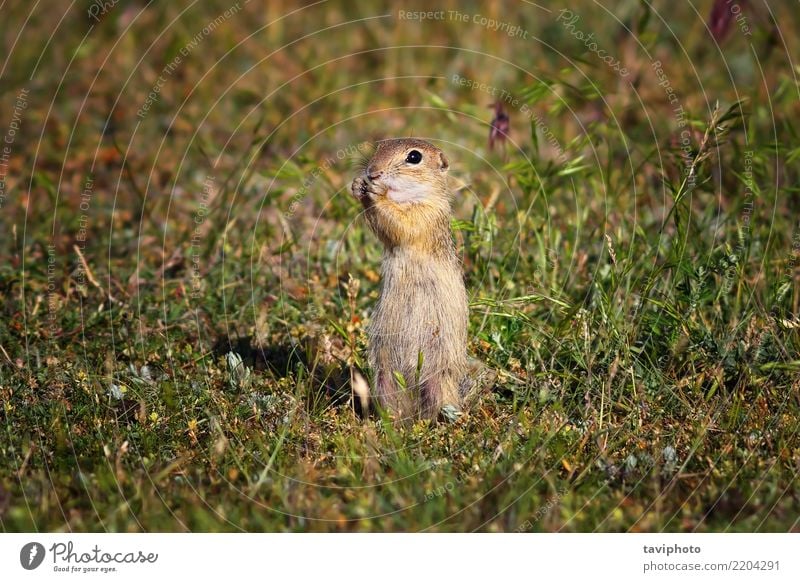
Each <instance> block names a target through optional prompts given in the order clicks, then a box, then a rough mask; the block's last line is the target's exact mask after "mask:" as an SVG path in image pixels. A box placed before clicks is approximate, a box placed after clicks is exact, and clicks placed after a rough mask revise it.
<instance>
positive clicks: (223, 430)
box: [0, 1, 800, 531]
mask: <svg viewBox="0 0 800 582" xmlns="http://www.w3.org/2000/svg"><path fill="white" fill-rule="evenodd" d="M84 4H85V6H84V7H83V8H82V7H80V6H77V7H73V8H71V9H68V3H60V4H59V7H58V8H56V7H49V6H48V8H44V7H42V6H38V7H36V8H31V7H29V6H28V5H26V4H19V5H15V6H13V7H10V8H9V7H4V8H2V9H0V12H2V13H3V14H2V15H3V18H2V21H3V22H4V26H3V27H2V28H0V38H2V42H3V45H4V46H6V47H9V51H8V64H7V66H6V67H5V68H4V69H3V70H2V73H0V77H2V83H0V92H2V96H3V104H4V112H3V117H2V120H3V121H2V123H0V132H2V131H6V130H7V128H11V127H12V122H13V120H14V115H15V112H17V113H18V115H17V122H16V123H17V125H18V126H19V130H18V131H15V132H14V136H13V138H14V139H13V140H12V141H13V143H12V144H11V145H10V157H9V159H8V161H7V163H6V164H5V165H4V166H0V169H3V171H4V175H5V183H4V189H3V190H2V191H1V192H2V193H3V194H4V198H0V201H2V206H1V207H0V232H2V233H3V235H2V237H0V259H1V260H0V318H1V319H0V347H2V350H0V352H2V353H0V400H1V401H2V417H1V418H2V419H3V423H2V424H3V426H2V430H0V458H2V462H1V464H0V525H1V526H2V529H3V531H31V530H36V531H64V530H67V531H141V530H145V531H184V530H192V531H239V530H244V531H790V530H791V531H797V530H798V515H800V499H799V498H798V497H799V496H798V482H797V473H798V468H799V467H800V438H799V437H798V428H799V427H800V391H799V390H798V388H800V374H798V371H800V336H799V335H798V329H800V322H799V320H798V316H797V314H798V307H800V305H799V304H800V279H799V278H798V268H797V258H798V255H800V227H799V226H798V210H799V209H800V205H798V188H797V184H798V181H799V180H798V178H799V176H800V173H799V172H798V166H797V159H798V157H800V140H798V136H797V131H798V127H797V118H798V111H799V110H798V85H797V72H798V71H797V68H796V65H795V63H794V62H793V61H792V59H791V56H792V55H796V54H797V49H798V44H797V39H796V38H795V37H794V35H792V34H790V32H791V31H793V30H795V29H796V27H797V24H798V23H797V14H796V10H794V9H793V8H792V7H791V6H789V5H788V3H787V5H782V4H780V5H775V4H773V5H772V6H771V7H769V8H767V7H766V6H765V5H760V4H758V3H756V2H753V3H750V7H749V8H748V9H747V11H746V12H745V16H746V19H747V20H746V23H747V24H748V25H749V26H750V29H749V30H751V31H752V34H751V35H746V34H744V32H743V29H742V28H741V23H739V22H733V23H729V25H728V26H729V28H730V30H729V31H728V34H727V36H726V38H725V39H724V41H722V42H721V43H720V44H719V45H717V44H716V43H715V42H714V40H713V39H712V37H711V36H710V34H709V32H708V30H707V29H706V17H707V13H708V12H709V8H708V6H707V5H706V4H707V3H702V5H700V4H701V3H698V6H696V7H695V6H692V5H691V4H686V5H683V4H682V3H678V4H677V5H676V4H675V3H666V2H654V3H652V5H648V4H647V3H635V2H623V3H619V5H618V6H616V7H615V8H613V9H612V8H604V7H603V6H600V5H596V4H594V3H589V2H582V3H579V5H580V6H579V7H578V8H573V9H572V11H573V12H574V14H575V15H579V19H578V20H577V21H570V22H571V24H570V25H569V26H571V27H572V28H569V26H568V25H567V23H566V21H567V20H568V19H566V18H565V15H563V14H560V13H559V11H558V10H559V7H555V6H550V5H549V4H546V5H545V7H544V8H536V7H535V6H533V5H519V6H516V5H510V6H507V7H506V9H504V10H503V11H500V9H499V8H491V9H489V8H487V7H485V6H484V7H481V6H479V5H477V4H476V5H474V6H472V5H463V4H460V5H456V4H454V3H446V4H445V8H449V9H452V10H459V11H460V13H461V14H462V15H467V17H468V21H467V22H462V21H461V20H459V19H454V18H450V17H448V18H445V19H444V20H442V21H430V22H418V21H413V20H402V19H399V18H398V15H397V9H396V8H392V7H389V6H388V4H387V5H386V6H385V7H384V9H380V8H375V9H368V8H366V7H364V8H356V7H353V6H349V5H346V4H344V3H341V4H339V3H333V4H325V5H324V6H313V7H309V8H306V9H304V10H302V11H300V12H297V13H294V14H289V15H287V16H285V17H283V18H281V17H282V16H284V15H285V14H288V13H289V12H290V11H291V10H295V9H296V7H295V6H293V5H291V4H289V3H286V4H282V3H270V4H269V6H261V5H260V4H258V3H256V2H251V3H248V4H244V3H240V4H239V5H231V4H228V3H227V2H225V1H213V2H204V3H202V6H201V5H200V3H197V4H191V5H188V4H187V5H182V6H176V5H174V3H158V4H154V5H152V6H147V7H146V8H143V6H144V3H143V2H119V3H117V4H116V5H114V6H113V7H110V8H109V9H108V11H107V13H106V14H105V15H103V16H102V18H101V19H100V20H99V22H95V21H94V20H93V19H92V18H90V17H89V16H88V14H89V13H88V10H89V9H90V6H91V5H90V4H89V3H84ZM451 4H452V5H451ZM232 6H234V7H236V6H238V8H237V9H236V10H233V8H232ZM409 8H413V7H409ZM29 10H32V12H30V13H29V12H28V11H29ZM226 10H230V11H232V12H233V13H232V14H230V15H229V16H228V17H225V16H224V14H225V11H226ZM548 10H549V11H548ZM770 10H771V11H772V12H770ZM383 14H388V15H389V16H386V17H378V16H380V15H383ZM475 14H480V15H483V16H485V17H487V18H494V19H497V20H499V21H503V22H510V23H512V24H517V25H519V26H520V27H521V28H522V29H523V30H524V31H527V32H528V33H529V36H528V38H527V39H526V38H522V37H516V38H511V37H509V36H508V35H507V34H504V33H503V32H502V31H492V30H491V29H490V28H487V26H485V25H481V24H480V23H475V22H473V21H472V17H473V16H474V15H475ZM62 16H63V18H64V19H63V21H62V20H61V18H62ZM366 18H371V20H369V21H367V23H366V24H365V23H364V22H358V20H359V19H366ZM273 21H274V22H273ZM214 22H216V24H214V25H213V26H211V25H210V24H209V23H214ZM270 23H271V24H270ZM623 24H625V25H626V26H628V27H629V28H630V30H631V31H632V32H630V33H628V32H626V29H625V28H624V27H623ZM206 30H207V31H208V32H205V31H206ZM19 31H21V32H20V39H21V41H20V42H17V43H16V44H14V39H15V38H16V35H17V33H18V32H19ZM576 32H582V33H584V35H588V34H590V33H593V34H594V38H595V39H596V42H597V45H598V46H599V48H601V49H603V50H605V51H606V52H607V53H613V55H614V56H615V58H617V59H619V60H620V61H621V62H623V63H624V65H625V67H626V69H627V71H628V75H627V76H624V77H623V76H621V74H620V73H619V72H618V71H615V70H613V69H612V68H611V67H609V66H607V65H606V63H605V62H603V61H602V60H601V59H600V58H599V57H598V56H597V54H595V52H592V50H591V49H590V48H589V47H588V45H586V44H585V42H583V41H581V37H579V36H577V35H576ZM12 46H13V50H11V49H10V47H12ZM182 51H183V52H182ZM184 53H185V54H184ZM175 59H178V60H177V61H176V60H175ZM171 63H172V64H171ZM654 63H656V64H654ZM658 63H660V64H658ZM453 75H459V76H460V78H464V79H468V80H471V82H470V83H466V84H459V83H458V82H453ZM159 76H160V77H162V80H161V81H159ZM472 81H474V82H472ZM480 83H485V84H487V85H489V86H490V87H489V88H487V87H483V88H481V87H480V86H476V85H479V84H480ZM159 84H160V86H159ZM491 87H495V88H497V90H498V91H501V90H502V91H505V92H507V94H508V95H510V96H511V99H510V102H509V103H508V104H507V105H506V109H507V111H508V114H509V116H510V121H511V139H510V140H509V143H508V147H507V149H506V151H505V153H504V152H503V151H502V149H501V150H499V151H498V150H495V151H489V150H488V147H487V139H486V138H487V135H488V133H489V123H490V121H491V116H492V110H491V109H490V108H489V105H491V104H492V102H493V101H494V99H495V97H493V96H492V95H491V91H492V89H491ZM155 88H158V91H156V90H155ZM23 91H26V92H27V93H25V92H23ZM21 92H22V93H21ZM151 93H152V95H151V96H150V97H148V95H150V94H151ZM20 95H22V97H21V98H20V97H19V96H20ZM504 95H505V93H504ZM671 98H672V99H673V101H672V102H670V99H671ZM514 99H516V100H517V101H516V103H515V102H514ZM20 101H21V102H22V103H23V104H24V107H23V106H22V105H19V102H20ZM15 103H16V104H18V105H17V106H16V107H15ZM716 104H718V106H716ZM145 106H147V109H146V110H143V107H145ZM679 108H680V109H679ZM9 131H10V129H9V130H8V131H6V133H5V134H4V135H5V136H8V135H9ZM409 134H413V135H415V136H419V137H425V138H428V139H431V140H434V141H436V143H437V144H439V145H441V147H443V148H444V149H445V151H447V153H448V156H449V158H450V160H451V163H452V169H451V175H452V178H453V185H454V187H455V188H457V192H458V193H457V196H456V201H455V204H454V212H455V219H454V222H453V227H454V236H455V237H456V240H457V243H458V246H459V252H460V253H461V254H462V258H463V264H464V272H465V277H466V283H467V288H468V291H469V294H470V299H471V321H470V336H471V343H470V352H471V354H472V355H474V356H476V357H478V358H480V359H482V360H483V361H485V362H486V363H487V364H488V365H490V366H491V367H493V368H494V369H496V370H497V371H498V379H497V381H496V384H495V385H494V387H493V389H492V390H491V391H490V392H488V393H487V394H485V395H484V396H483V397H482V398H481V399H480V401H479V402H478V403H476V405H475V406H474V407H472V408H471V409H470V410H469V411H468V412H467V413H466V414H465V415H464V416H463V417H462V418H460V419H459V420H458V421H457V422H455V423H454V424H446V423H440V424H430V425H429V424H425V423H418V424H415V425H413V426H409V427H395V426H393V425H392V424H391V423H388V422H385V419H381V418H379V417H376V416H372V417H369V418H367V419H362V418H360V417H359V416H358V415H357V414H355V413H354V411H353V409H352V406H351V405H350V401H351V388H350V378H351V377H352V374H354V371H355V370H359V369H361V370H363V358H364V352H365V346H366V338H365V335H364V327H365V323H366V322H367V321H368V319H369V315H370V312H371V309H372V307H373V306H374V304H375V300H376V297H377V292H378V286H379V276H378V270H379V264H380V252H381V251H380V247H379V245H378V243H377V241H376V240H375V239H374V237H373V236H372V235H371V234H370V233H369V232H368V230H367V229H366V225H365V223H364V222H363V220H361V219H360V217H359V208H358V205H357V203H356V202H355V201H354V200H352V199H351V198H350V196H349V195H348V192H347V190H348V185H349V182H350V180H351V179H352V177H353V169H352V168H351V165H350V162H349V160H350V158H351V157H352V154H353V153H354V152H356V151H357V150H358V149H359V146H360V145H361V144H363V143H364V142H368V141H371V140H374V139H380V138H382V137H387V136H402V135H409ZM1 151H2V150H0V152H1ZM234 354H235V355H234Z"/></svg>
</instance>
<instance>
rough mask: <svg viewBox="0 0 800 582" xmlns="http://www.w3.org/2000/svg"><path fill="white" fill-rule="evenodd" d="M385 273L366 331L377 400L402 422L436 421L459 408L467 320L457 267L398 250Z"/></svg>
mask: <svg viewBox="0 0 800 582" xmlns="http://www.w3.org/2000/svg"><path fill="white" fill-rule="evenodd" d="M381 271H382V277H383V282H382V286H381V293H380V299H379V300H378V305H377V307H376V309H375V312H374V314H373V316H372V318H371V321H370V325H369V328H368V337H369V349H368V353H369V363H370V366H371V367H372V369H373V371H374V373H375V392H376V394H375V395H376V396H377V398H378V400H379V402H380V403H381V405H382V406H383V407H384V408H385V409H387V410H389V411H390V412H392V413H394V414H395V415H397V416H400V417H403V418H408V417H423V418H432V417H435V416H436V415H437V414H438V412H439V410H440V409H441V407H442V406H446V405H451V406H454V407H456V408H459V407H460V392H459V386H460V385H461V383H462V381H463V378H464V375H465V373H466V363H467V352H466V344H467V315H468V313H467V295H466V290H465V288H464V283H463V281H462V277H461V271H460V269H459V267H458V261H457V260H456V258H455V257H454V256H453V257H452V258H451V259H444V258H434V257H430V256H424V255H422V256H420V254H419V253H418V252H417V251H414V250H409V249H404V248H403V247H397V248H395V249H393V250H391V251H387V252H386V255H385V257H384V262H383V267H382V269H381ZM442 298H446V300H444V301H443V300H442ZM398 375H400V376H401V378H402V380H399V379H398V378H397V376H398ZM403 384H405V386H403Z"/></svg>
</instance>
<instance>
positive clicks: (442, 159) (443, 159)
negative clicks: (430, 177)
mask: <svg viewBox="0 0 800 582" xmlns="http://www.w3.org/2000/svg"><path fill="white" fill-rule="evenodd" d="M449 167H450V162H449V161H448V160H447V156H446V155H444V152H439V169H440V170H441V171H442V172H446V171H447V169H448V168H449Z"/></svg>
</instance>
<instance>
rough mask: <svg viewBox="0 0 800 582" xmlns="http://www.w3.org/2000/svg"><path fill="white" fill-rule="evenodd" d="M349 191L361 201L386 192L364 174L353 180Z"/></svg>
mask: <svg viewBox="0 0 800 582" xmlns="http://www.w3.org/2000/svg"><path fill="white" fill-rule="evenodd" d="M350 191H351V192H352V194H353V196H354V197H355V198H356V200H360V201H361V202H365V201H367V200H372V199H373V197H375V196H383V195H384V194H386V188H385V187H382V186H380V185H379V184H376V183H375V182H373V181H371V180H368V179H367V177H366V176H359V177H358V178H356V179H355V180H353V184H352V186H351V187H350Z"/></svg>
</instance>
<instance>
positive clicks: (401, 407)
mask: <svg viewBox="0 0 800 582" xmlns="http://www.w3.org/2000/svg"><path fill="white" fill-rule="evenodd" d="M375 396H376V397H377V400H378V403H379V404H380V406H381V408H383V409H384V410H385V411H386V412H387V413H388V414H389V415H390V416H393V417H395V419H397V420H407V419H408V418H410V417H412V416H413V415H414V409H413V406H412V403H411V398H410V397H409V395H408V394H407V393H406V391H405V390H403V388H402V387H400V386H399V385H398V384H397V382H395V381H394V378H393V377H392V375H391V374H385V373H383V372H378V374H377V375H376V378H375Z"/></svg>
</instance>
